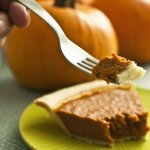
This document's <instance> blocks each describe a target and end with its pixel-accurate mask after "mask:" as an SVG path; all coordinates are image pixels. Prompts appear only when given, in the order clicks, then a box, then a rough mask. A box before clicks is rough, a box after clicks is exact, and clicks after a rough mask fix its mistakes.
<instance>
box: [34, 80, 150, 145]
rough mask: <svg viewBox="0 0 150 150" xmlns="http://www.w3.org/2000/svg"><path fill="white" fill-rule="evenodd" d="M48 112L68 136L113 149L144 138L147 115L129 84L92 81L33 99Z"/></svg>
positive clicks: (146, 128)
mask: <svg viewBox="0 0 150 150" xmlns="http://www.w3.org/2000/svg"><path fill="white" fill-rule="evenodd" d="M35 103H36V104H37V105H39V106H42V107H43V108H45V109H46V110H48V111H49V112H50V113H52V115H53V116H54V118H55V119H56V121H57V122H58V123H59V124H60V126H61V127H62V128H63V129H64V131H65V132H66V133H67V134H68V135H69V136H70V137H75V138H77V139H80V140H85V141H88V142H90V143H98V144H103V145H109V146H112V145H113V144H114V143H115V142H117V141H124V140H130V139H139V138H142V137H144V136H145V135H146V134H147V132H148V130H149V128H148V126H147V117H148V113H147V111H145V109H144V107H143V105H142V103H141V100H140V98H139V96H138V94H137V92H136V91H135V89H134V88H133V86H132V85H131V84H129V83H128V84H124V85H109V86H108V85H107V83H106V82H102V81H93V82H89V83H84V84H81V85H77V86H73V87H70V88H67V89H63V90H60V91H57V92H55V93H53V94H50V95H46V96H44V97H41V98H39V99H37V100H35Z"/></svg>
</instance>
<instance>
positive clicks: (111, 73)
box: [92, 54, 145, 84]
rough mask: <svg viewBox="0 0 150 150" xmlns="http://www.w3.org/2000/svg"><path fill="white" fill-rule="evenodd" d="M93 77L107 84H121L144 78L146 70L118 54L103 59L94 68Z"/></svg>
mask: <svg viewBox="0 0 150 150" xmlns="http://www.w3.org/2000/svg"><path fill="white" fill-rule="evenodd" d="M92 72H93V75H94V76H95V77H96V78H98V79H102V80H105V81H106V82H107V83H117V84H121V83H124V82H126V81H134V80H137V79H139V78H141V77H143V76H144V74H145V70H144V69H143V68H142V67H139V66H137V65H136V63H135V62H134V61H130V60H127V59H126V58H124V57H120V56H118V55H116V54H112V56H109V57H108V56H107V57H105V58H104V59H102V60H101V61H100V62H99V63H98V64H97V65H96V66H95V67H94V68H93V71H92Z"/></svg>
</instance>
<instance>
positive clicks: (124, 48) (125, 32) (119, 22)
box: [93, 0, 150, 63]
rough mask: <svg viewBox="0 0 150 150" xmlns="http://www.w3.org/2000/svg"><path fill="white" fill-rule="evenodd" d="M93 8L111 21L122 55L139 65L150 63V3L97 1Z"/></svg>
mask: <svg viewBox="0 0 150 150" xmlns="http://www.w3.org/2000/svg"><path fill="white" fill-rule="evenodd" d="M93 6H94V7H96V8H98V9H100V10H102V11H103V12H104V13H105V14H106V15H107V16H108V17H109V19H110V20H111V22H112V24H113V26H114V28H115V31H116V33H117V36H118V41H119V52H120V55H122V56H124V57H126V58H129V59H132V60H135V61H136V62H138V63H147V62H150V1H148V0H95V1H94V2H93Z"/></svg>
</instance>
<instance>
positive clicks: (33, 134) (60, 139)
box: [20, 88, 150, 150]
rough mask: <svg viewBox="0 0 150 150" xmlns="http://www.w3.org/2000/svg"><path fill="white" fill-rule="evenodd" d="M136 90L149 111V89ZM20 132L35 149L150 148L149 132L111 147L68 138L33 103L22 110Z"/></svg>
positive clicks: (145, 149)
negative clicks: (143, 138) (138, 138)
mask: <svg viewBox="0 0 150 150" xmlns="http://www.w3.org/2000/svg"><path fill="white" fill-rule="evenodd" d="M137 90H138V92H139V95H140V97H141V99H142V102H143V104H144V105H145V108H146V109H147V110H148V111H149V112H150V91H149V90H145V89H141V88H137ZM149 123H150V117H149ZM20 133H21V136H22V138H23V140H24V141H25V142H26V144H27V145H28V146H29V147H30V148H32V149H36V150H110V149H111V150H150V135H149V134H148V135H147V137H146V140H132V141H126V142H123V143H117V144H115V146H114V147H113V148H110V147H104V146H100V145H96V144H95V145H92V144H88V143H86V142H83V141H79V140H76V139H73V138H69V137H68V136H67V135H66V134H65V133H64V132H63V130H62V129H61V128H60V127H59V126H58V125H57V124H56V122H55V121H54V120H53V118H52V117H51V116H50V115H49V113H48V112H46V111H45V110H44V109H42V108H40V107H38V106H36V105H35V104H31V105H30V106H28V107H27V109H26V110H25V111H24V112H23V114H22V116H21V119H20Z"/></svg>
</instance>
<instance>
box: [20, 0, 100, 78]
mask: <svg viewBox="0 0 150 150" xmlns="http://www.w3.org/2000/svg"><path fill="white" fill-rule="evenodd" d="M17 1H18V2H20V3H21V4H23V5H24V6H26V7H27V8H28V9H30V10H31V11H32V12H34V13H35V14H36V15H38V16H39V17H40V18H41V19H43V20H44V21H45V22H46V23H47V24H48V25H49V26H50V27H51V28H52V29H53V30H54V31H55V33H56V34H57V36H58V38H59V41H60V48H61V51H62V53H63V55H64V56H65V58H66V59H67V60H68V61H69V62H70V63H71V64H73V65H74V66H76V67H77V68H79V69H80V70H82V71H84V72H86V73H88V74H90V75H91V74H92V69H93V67H94V66H96V64H97V63H98V62H99V60H97V59H96V58H94V57H93V56H91V55H90V54H88V53H87V52H86V51H84V50H83V49H82V48H80V47H79V46H77V45H76V44H75V43H73V42H72V41H71V40H69V39H68V38H67V36H66V35H65V33H64V32H63V30H62V28H61V27H60V25H59V24H58V23H57V22H56V21H55V19H54V18H53V17H52V16H51V15H50V14H49V13H48V12H47V11H46V10H45V9H43V8H42V7H41V6H40V5H39V4H38V3H37V2H36V1H34V0H17Z"/></svg>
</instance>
